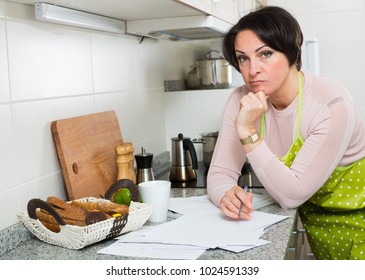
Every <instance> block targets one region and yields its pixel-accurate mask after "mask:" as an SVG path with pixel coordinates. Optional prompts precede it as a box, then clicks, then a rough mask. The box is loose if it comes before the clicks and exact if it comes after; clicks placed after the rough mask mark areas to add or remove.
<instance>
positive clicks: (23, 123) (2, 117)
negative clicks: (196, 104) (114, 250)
mask: <svg viewBox="0 0 365 280" xmlns="http://www.w3.org/2000/svg"><path fill="white" fill-rule="evenodd" d="M139 39H140V38H137V37H134V36H128V35H123V36H120V35H112V34H107V33H103V32H96V31H89V30H85V29H78V28H72V27H65V26H61V25H55V24H48V23H43V22H38V21H35V19H34V9H33V7H32V6H27V5H21V4H15V3H11V2H6V1H1V0H0V134H1V136H0V230H1V229H4V228H7V227H8V226H10V225H13V224H15V223H17V222H19V220H18V219H17V216H16V214H17V213H18V212H19V211H23V210H25V209H26V205H27V202H28V201H29V200H30V199H31V198H35V197H39V198H42V199H45V198H46V197H47V196H49V195H56V196H59V197H61V198H66V193H65V188H64V183H63V178H62V174H61V172H60V166H59V163H58V158H57V153H56V150H55V145H54V142H53V138H52V134H51V129H50V124H51V122H52V121H54V120H58V119H63V118H68V117H73V116H79V115H85V114H90V113H95V112H100V111H107V110H115V111H116V112H117V115H118V119H119V124H120V128H121V131H122V135H123V139H124V140H125V141H128V142H132V143H133V144H134V145H135V151H136V152H139V151H140V148H141V147H142V146H143V147H145V148H146V150H147V151H148V152H152V153H154V154H156V155H158V154H160V153H162V152H165V151H166V150H167V149H168V148H169V147H170V142H169V138H168V136H167V132H166V123H165V119H166V118H165V106H166V103H165V100H166V94H165V92H164V80H173V79H181V78H183V77H184V73H185V71H186V72H187V71H188V69H189V65H191V64H193V63H194V60H195V58H196V56H199V55H202V54H204V53H205V52H207V51H208V50H209V48H210V47H206V45H210V44H211V42H209V41H206V42H193V43H181V42H170V41H156V40H151V39H146V40H144V41H143V42H142V43H141V44H139ZM167 100H169V98H167ZM178 106H180V105H178ZM175 128H176V127H175ZM176 130H178V128H176Z"/></svg>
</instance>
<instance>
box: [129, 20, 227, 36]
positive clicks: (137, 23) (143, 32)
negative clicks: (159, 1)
mask: <svg viewBox="0 0 365 280" xmlns="http://www.w3.org/2000/svg"><path fill="white" fill-rule="evenodd" d="M231 27H232V24H230V23H228V22H226V21H224V20H221V19H219V18H216V17H214V16H211V15H198V16H186V17H174V18H160V19H146V20H131V21H127V27H126V29H127V30H126V32H127V33H130V34H135V35H140V36H146V37H151V38H156V39H170V40H198V39H212V38H219V37H223V36H224V35H225V34H226V33H227V31H228V30H229V29H230V28H231Z"/></svg>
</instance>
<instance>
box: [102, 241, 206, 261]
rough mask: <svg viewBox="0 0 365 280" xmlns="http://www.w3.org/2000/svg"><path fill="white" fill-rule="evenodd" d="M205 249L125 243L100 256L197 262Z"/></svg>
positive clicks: (107, 249) (186, 246)
mask: <svg viewBox="0 0 365 280" xmlns="http://www.w3.org/2000/svg"><path fill="white" fill-rule="evenodd" d="M205 250H206V249H205V248H199V247H196V246H188V245H175V244H161V243H149V244H148V245H146V244H144V243H124V242H118V241H117V242H115V243H114V244H112V245H110V246H108V247H106V248H104V249H101V250H100V251H98V253H99V254H107V255H116V256H126V257H137V258H154V259H169V260H195V259H197V258H199V256H200V255H201V254H203V253H204V252H205Z"/></svg>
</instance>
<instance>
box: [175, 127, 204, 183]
mask: <svg viewBox="0 0 365 280" xmlns="http://www.w3.org/2000/svg"><path fill="white" fill-rule="evenodd" d="M171 144H172V146H171V170H170V181H172V182H174V181H175V182H187V181H193V180H196V179H197V177H196V171H195V170H196V169H198V159H197V155H196V151H195V147H194V144H193V142H192V141H191V140H190V138H188V137H184V136H183V135H182V134H181V133H180V134H179V135H178V136H177V137H174V138H171Z"/></svg>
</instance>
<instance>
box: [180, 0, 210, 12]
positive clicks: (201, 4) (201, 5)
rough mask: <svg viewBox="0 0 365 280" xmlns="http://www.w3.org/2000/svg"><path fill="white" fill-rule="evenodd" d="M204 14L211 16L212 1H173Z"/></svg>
mask: <svg viewBox="0 0 365 280" xmlns="http://www.w3.org/2000/svg"><path fill="white" fill-rule="evenodd" d="M173 1H175V2H178V3H181V4H183V5H186V6H189V7H191V8H193V9H196V10H199V11H201V12H204V13H206V14H209V15H210V14H212V0H173Z"/></svg>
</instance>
